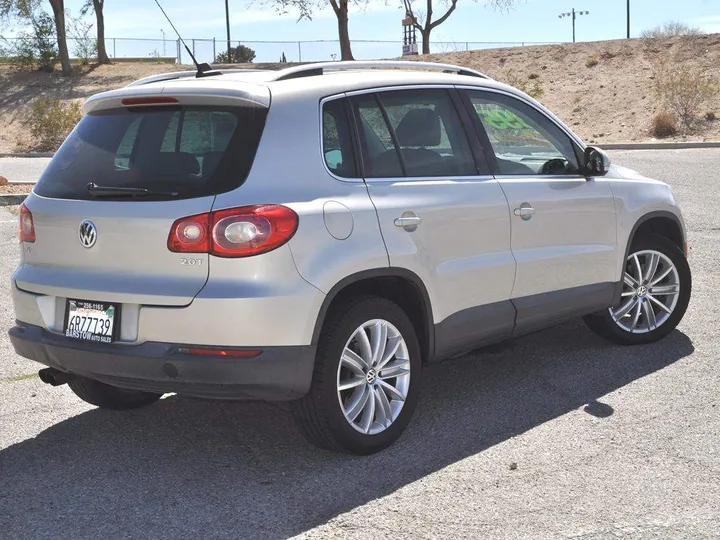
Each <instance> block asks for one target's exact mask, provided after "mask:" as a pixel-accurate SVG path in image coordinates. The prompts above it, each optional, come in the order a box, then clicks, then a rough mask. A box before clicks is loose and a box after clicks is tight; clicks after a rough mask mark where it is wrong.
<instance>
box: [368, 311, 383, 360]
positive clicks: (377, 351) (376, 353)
mask: <svg viewBox="0 0 720 540" xmlns="http://www.w3.org/2000/svg"><path fill="white" fill-rule="evenodd" d="M386 343H387V324H385V321H377V322H376V323H375V324H374V325H373V327H372V328H371V329H370V344H371V346H372V365H373V366H377V365H378V362H379V361H380V360H381V359H382V357H383V355H384V354H385V345H386Z"/></svg>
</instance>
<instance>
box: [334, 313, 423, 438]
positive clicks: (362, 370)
mask: <svg viewBox="0 0 720 540" xmlns="http://www.w3.org/2000/svg"><path fill="white" fill-rule="evenodd" d="M409 388H410V358H409V355H408V347H407V344H406V343H405V339H404V338H403V336H402V335H401V334H400V331H399V330H398V329H397V328H396V327H395V326H393V325H392V324H391V323H389V322H388V321H386V320H383V319H373V320H370V321H367V322H365V323H363V324H362V325H360V326H359V327H358V328H357V329H356V330H355V331H354V332H353V333H352V335H351V336H350V339H349V340H348V341H347V343H346V344H345V348H344V349H343V352H342V356H341V358H340V364H339V366H338V371H337V396H338V401H339V402H340V407H341V409H342V412H343V415H344V416H345V419H346V420H347V421H348V423H349V424H350V425H351V426H352V427H353V428H354V429H355V430H357V431H359V432H360V433H363V434H366V435H376V434H378V433H381V432H382V431H385V430H386V429H387V428H389V427H390V425H391V424H392V423H393V422H394V421H395V420H396V419H397V417H398V415H399V414H400V411H402V408H403V405H404V404H405V400H406V399H407V394H408V390H409Z"/></svg>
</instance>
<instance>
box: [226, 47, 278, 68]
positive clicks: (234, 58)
mask: <svg viewBox="0 0 720 540" xmlns="http://www.w3.org/2000/svg"><path fill="white" fill-rule="evenodd" d="M281 58H284V54H283V57H281ZM253 60H255V51H254V50H252V49H251V48H250V47H246V46H245V45H238V46H237V47H235V48H232V49H230V56H229V57H228V53H227V51H225V52H221V53H220V54H218V55H217V57H216V58H215V62H217V63H218V64H252V61H253ZM281 61H282V60H281Z"/></svg>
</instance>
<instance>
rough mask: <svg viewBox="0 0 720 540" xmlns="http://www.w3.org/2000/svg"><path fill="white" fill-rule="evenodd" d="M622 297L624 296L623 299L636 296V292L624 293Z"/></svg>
mask: <svg viewBox="0 0 720 540" xmlns="http://www.w3.org/2000/svg"><path fill="white" fill-rule="evenodd" d="M620 296H622V297H623V298H624V297H627V296H635V291H627V292H624V293H622V294H621V295H620Z"/></svg>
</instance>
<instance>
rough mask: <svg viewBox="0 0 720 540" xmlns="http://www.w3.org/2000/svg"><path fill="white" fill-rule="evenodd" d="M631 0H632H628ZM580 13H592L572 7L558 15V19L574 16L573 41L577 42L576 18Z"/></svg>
mask: <svg viewBox="0 0 720 540" xmlns="http://www.w3.org/2000/svg"><path fill="white" fill-rule="evenodd" d="M628 1H630V0H628ZM580 15H590V12H589V11H575V8H573V9H572V11H570V12H568V13H561V14H560V15H558V19H563V18H565V17H572V27H573V43H575V20H576V19H577V18H578V16H580Z"/></svg>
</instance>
